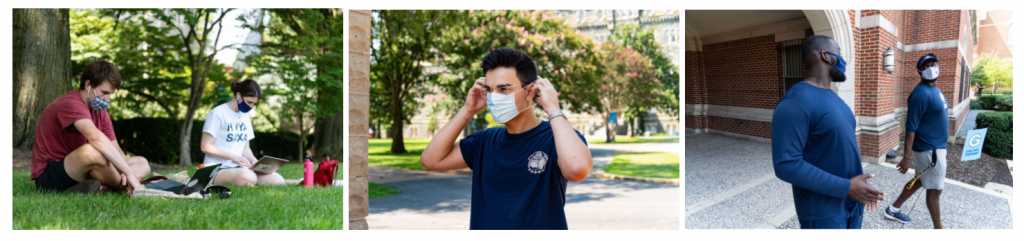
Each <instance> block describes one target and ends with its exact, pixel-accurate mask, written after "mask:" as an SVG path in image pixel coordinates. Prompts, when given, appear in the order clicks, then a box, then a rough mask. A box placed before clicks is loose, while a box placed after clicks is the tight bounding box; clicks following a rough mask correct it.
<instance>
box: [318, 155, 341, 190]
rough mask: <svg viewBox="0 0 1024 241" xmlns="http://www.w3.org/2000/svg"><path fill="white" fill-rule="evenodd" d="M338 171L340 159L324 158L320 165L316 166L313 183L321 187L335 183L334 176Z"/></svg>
mask: <svg viewBox="0 0 1024 241" xmlns="http://www.w3.org/2000/svg"><path fill="white" fill-rule="evenodd" d="M337 173H338V161H337V160H330V159H327V160H324V161H322V162H320V166H319V167H317V168H316V172H314V173H313V184H315V185H317V186H321V187H326V186H332V185H334V178H335V177H336V176H337V175H336V174H337Z"/></svg>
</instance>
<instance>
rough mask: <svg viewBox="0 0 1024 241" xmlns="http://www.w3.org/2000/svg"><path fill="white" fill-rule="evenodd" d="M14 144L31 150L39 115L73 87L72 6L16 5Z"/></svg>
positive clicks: (14, 32) (16, 146)
mask: <svg viewBox="0 0 1024 241" xmlns="http://www.w3.org/2000/svg"><path fill="white" fill-rule="evenodd" d="M13 15H14V31H13V34H14V42H13V47H14V52H13V53H14V61H13V62H14V68H13V69H12V70H13V72H14V90H13V91H12V92H13V93H14V113H13V115H12V116H13V117H14V121H13V122H12V124H13V127H14V139H12V141H13V144H14V148H18V149H23V150H31V149H32V144H33V141H34V137H35V133H36V125H37V124H38V123H39V115H41V114H42V113H43V110H45V109H46V106H48V105H49V104H50V102H52V101H53V100H54V99H57V97H60V96H61V95H63V94H65V93H67V92H68V91H71V89H72V88H71V80H72V77H71V76H72V75H71V35H70V22H69V12H68V9H14V13H13Z"/></svg>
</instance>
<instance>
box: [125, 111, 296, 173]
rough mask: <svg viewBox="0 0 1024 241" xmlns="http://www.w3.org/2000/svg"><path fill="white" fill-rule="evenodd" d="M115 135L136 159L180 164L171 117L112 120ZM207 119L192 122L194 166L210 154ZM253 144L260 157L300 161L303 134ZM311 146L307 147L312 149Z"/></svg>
mask: <svg viewBox="0 0 1024 241" xmlns="http://www.w3.org/2000/svg"><path fill="white" fill-rule="evenodd" d="M112 122H113V125H114V134H115V135H117V141H118V143H119V144H120V145H121V149H122V150H124V151H125V152H129V153H132V154H134V155H136V156H144V157H146V159H147V160H149V162H151V163H159V164H166V165H174V164H178V160H179V159H180V158H179V155H178V152H179V148H180V146H179V144H180V143H181V142H180V141H179V140H178V138H179V137H178V131H177V127H176V126H175V125H174V121H173V120H171V119H169V118H132V119H124V120H114V121H112ZM204 123H205V122H204V121H203V120H195V121H194V122H192V133H191V135H192V138H191V140H190V143H189V149H190V152H191V157H192V163H194V164H198V163H202V162H203V159H204V158H205V155H206V154H203V152H202V149H200V147H199V143H200V141H201V140H202V139H203V124H204ZM255 134H256V137H255V138H254V139H253V140H252V141H250V142H249V147H250V148H252V151H253V152H255V153H253V154H255V155H256V157H257V158H259V157H262V156H264V155H269V156H276V157H281V158H287V159H290V160H299V159H301V158H302V157H295V155H297V154H298V152H299V151H298V140H299V134H298V133H294V132H284V133H281V132H255ZM312 139H313V136H312V135H309V136H307V139H306V143H312ZM308 145H309V144H307V147H308Z"/></svg>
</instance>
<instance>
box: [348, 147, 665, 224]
mask: <svg viewBox="0 0 1024 241" xmlns="http://www.w3.org/2000/svg"><path fill="white" fill-rule="evenodd" d="M593 146H599V145H593ZM601 146H606V145H601ZM654 146H658V145H654ZM676 147H677V148H678V144H676ZM651 148H658V147H651ZM615 149H619V148H613V146H612V147H609V148H594V149H592V150H591V155H592V156H593V158H594V166H595V168H594V170H595V171H596V170H598V166H601V168H603V167H607V166H608V164H610V163H611V159H612V158H611V156H612V155H614V153H615V151H614V150H615ZM677 153H678V151H677ZM368 179H369V181H370V182H375V183H378V184H382V185H388V186H391V187H393V188H396V189H399V190H402V193H400V194H396V195H391V196H384V197H377V198H373V199H370V215H369V216H367V217H366V220H367V223H369V225H370V229H374V230H382V229H392V230H394V229H399V230H416V229H456V230H459V229H463V230H464V229H469V212H470V205H471V203H470V199H471V196H472V194H471V189H470V188H471V187H472V178H471V176H469V175H459V174H446V173H439V172H430V171H412V170H404V169H395V168H387V167H378V166H370V169H369V178H368ZM565 196H566V204H565V212H566V218H567V220H568V223H569V229H582V230H594V229H628V230H642V229H671V230H678V229H679V214H680V212H679V186H678V185H666V184H653V183H642V182H630V181H620V180H604V179H597V178H593V177H590V178H587V179H586V180H583V181H582V182H579V183H573V182H570V183H569V188H568V190H567V191H566V194H565Z"/></svg>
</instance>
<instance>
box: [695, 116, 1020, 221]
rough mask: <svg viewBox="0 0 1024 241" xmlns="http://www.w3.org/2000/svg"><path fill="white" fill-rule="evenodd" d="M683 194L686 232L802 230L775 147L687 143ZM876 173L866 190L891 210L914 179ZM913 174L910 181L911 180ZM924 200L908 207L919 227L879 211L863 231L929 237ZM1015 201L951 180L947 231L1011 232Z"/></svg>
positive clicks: (703, 138) (886, 169) (891, 170)
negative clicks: (776, 164) (779, 173)
mask: <svg viewBox="0 0 1024 241" xmlns="http://www.w3.org/2000/svg"><path fill="white" fill-rule="evenodd" d="M685 148H686V157H685V158H684V160H685V164H686V165H685V186H686V190H685V193H686V214H685V215H686V228H687V229H730V228H738V229H753V228H768V229H775V228H779V229H787V228H799V222H798V221H797V219H796V207H795V206H794V204H793V192H792V186H791V185H790V184H789V183H787V182H784V181H782V180H779V179H778V178H777V177H775V172H774V168H773V167H772V159H771V158H772V157H771V145H770V144H768V143H764V142H756V141H748V140H741V139H737V138H732V137H726V136H721V135H715V134H698V135H689V136H686V147H685ZM864 172H865V173H874V174H875V178H872V179H869V180H868V183H870V184H871V185H872V186H875V187H876V188H878V189H880V190H882V191H883V192H885V193H886V196H887V198H886V201H885V202H884V203H882V204H881V206H882V207H888V206H889V205H890V204H891V203H892V202H893V201H895V200H896V197H897V196H899V192H900V191H901V190H902V187H903V185H904V184H905V183H906V182H907V181H909V180H910V179H911V178H913V177H912V175H911V174H906V175H901V174H899V171H897V170H896V168H895V166H893V165H889V164H883V165H874V164H871V165H868V164H865V167H864ZM912 172H913V170H911V171H910V172H909V173H912ZM923 196H924V192H923V191H918V193H916V194H914V196H912V197H911V199H910V200H909V201H908V202H907V203H905V204H904V206H903V210H905V211H904V213H906V214H907V215H909V216H910V217H911V219H913V220H914V221H913V222H912V223H910V224H905V225H904V224H900V223H897V222H895V221H890V220H887V219H885V218H884V216H883V215H882V214H881V212H880V211H875V212H865V213H864V215H865V217H864V223H863V228H865V229H929V228H932V222H931V217H930V216H929V214H928V210H927V208H926V207H925V204H924V200H923V198H922V197H923ZM1012 199H1013V197H1012V196H1008V195H1004V194H999V193H995V192H993V191H990V190H985V189H982V188H979V187H975V186H971V185H968V184H963V183H960V182H956V181H953V180H949V179H946V185H945V190H944V191H943V193H942V197H941V200H940V203H941V204H942V209H941V210H942V215H941V216H942V223H943V225H944V226H945V228H956V229H1008V228H1012V227H1013V222H1012V218H1011V215H1010V213H1011V208H1010V204H1011V203H1012V202H1013V200H1012Z"/></svg>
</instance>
